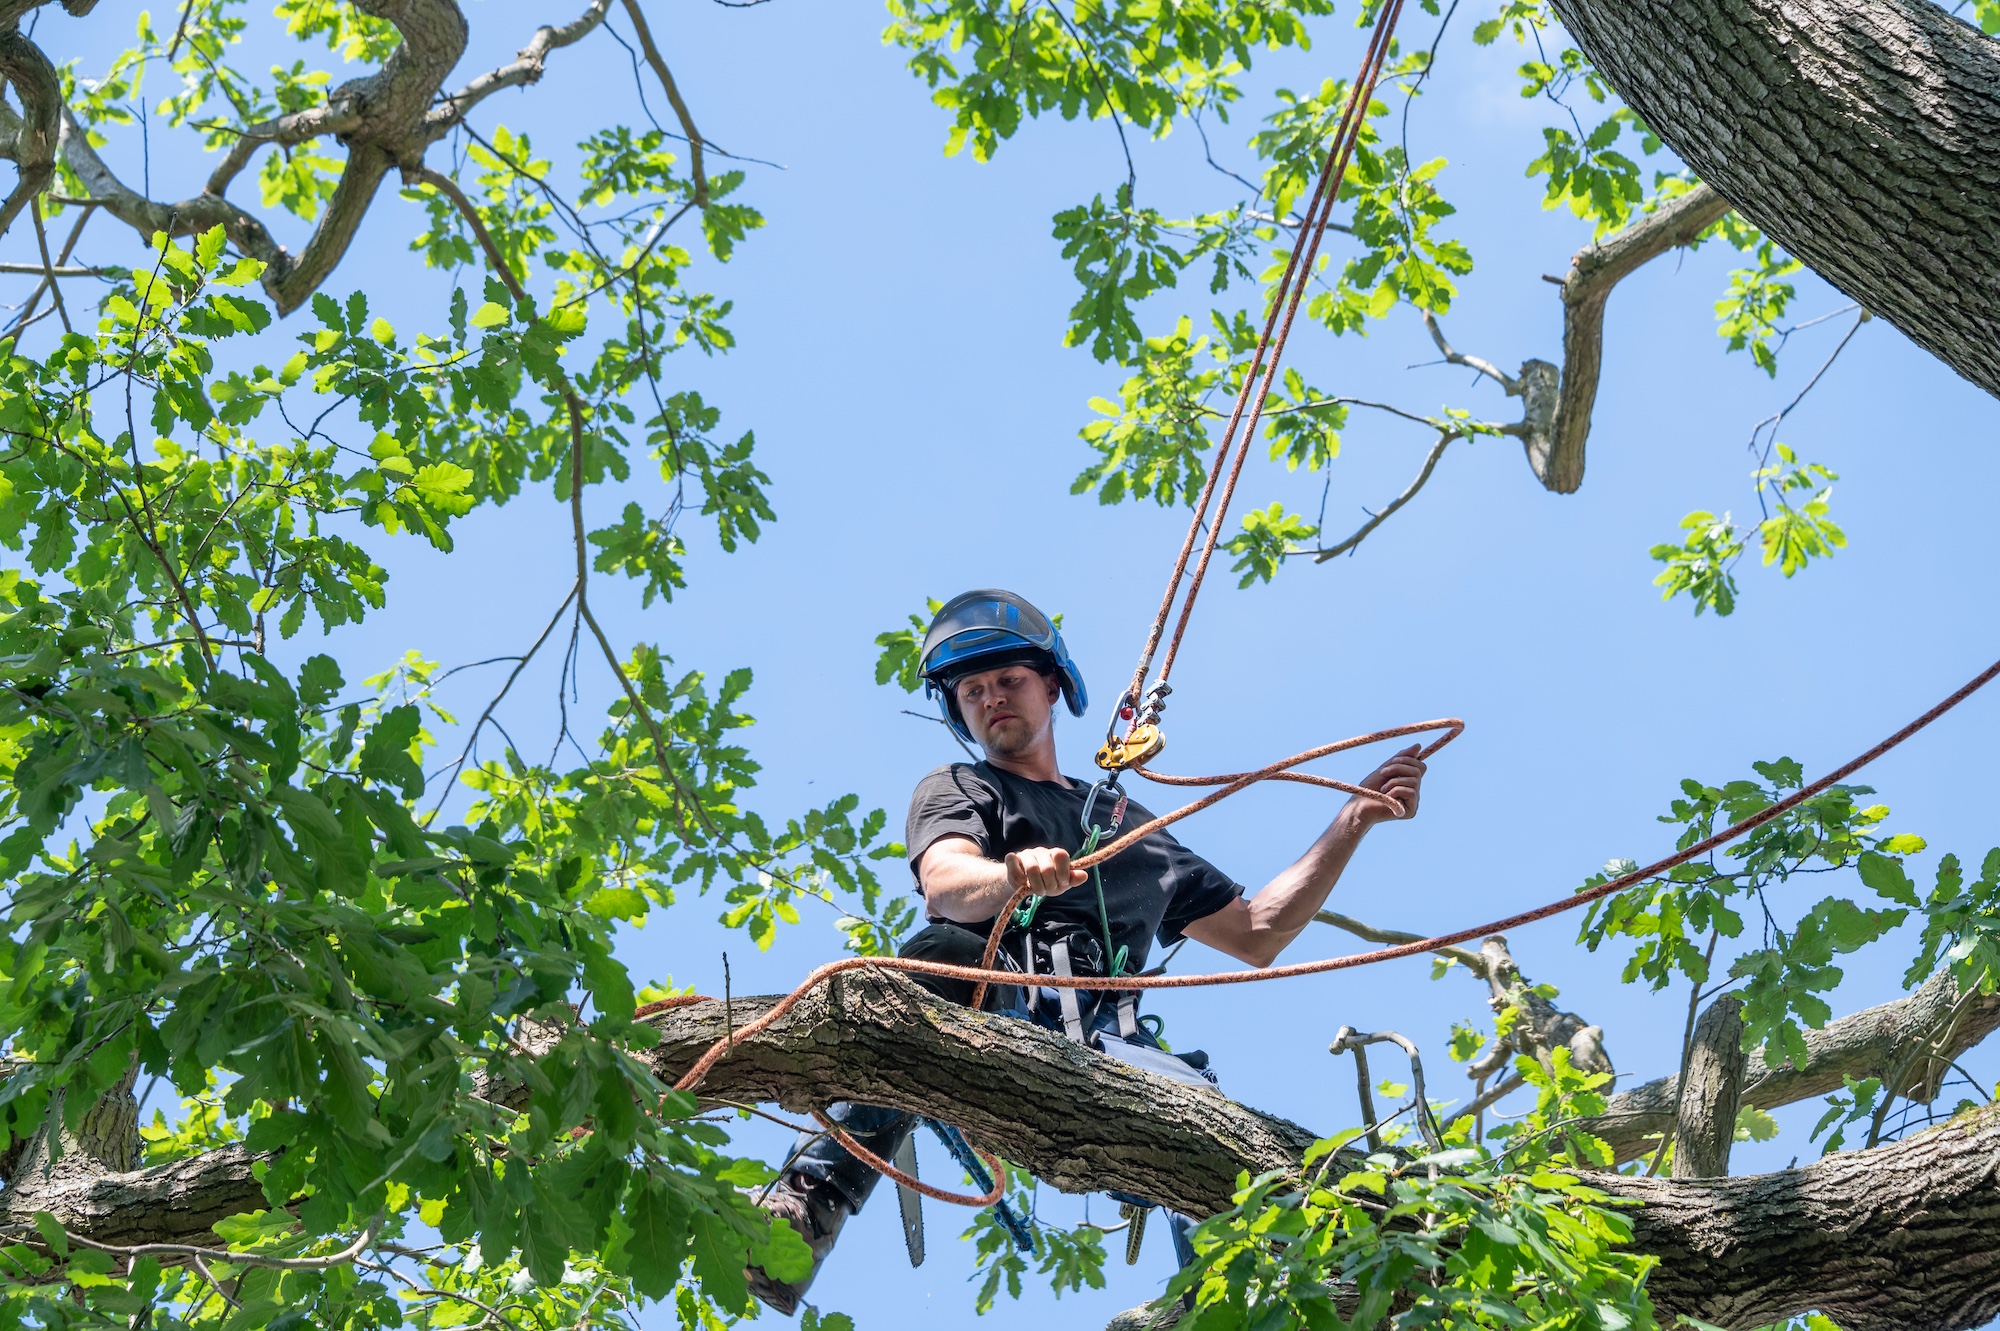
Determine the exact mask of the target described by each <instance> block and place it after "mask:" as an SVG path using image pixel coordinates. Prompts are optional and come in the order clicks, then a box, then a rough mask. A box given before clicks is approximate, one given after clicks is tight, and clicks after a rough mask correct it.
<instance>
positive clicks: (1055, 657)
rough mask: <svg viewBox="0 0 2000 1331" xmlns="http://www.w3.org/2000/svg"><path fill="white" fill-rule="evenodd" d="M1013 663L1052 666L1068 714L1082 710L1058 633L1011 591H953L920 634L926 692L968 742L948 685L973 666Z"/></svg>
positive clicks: (1077, 682) (1081, 693)
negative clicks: (925, 631)
mask: <svg viewBox="0 0 2000 1331" xmlns="http://www.w3.org/2000/svg"><path fill="white" fill-rule="evenodd" d="M1015 663H1027V664H1031V665H1034V666H1036V667H1037V668H1039V669H1043V670H1053V671H1055V673H1056V674H1057V675H1058V676H1059V677H1060V678H1061V681H1062V693H1063V700H1064V701H1065V702H1066V703H1068V704H1069V711H1070V715H1071V716H1082V715H1083V713H1084V710H1085V709H1086V708H1087V707H1088V706H1089V705H1090V698H1089V694H1088V693H1087V692H1086V691H1085V689H1084V685H1083V676H1082V675H1081V674H1080V673H1079V672H1078V671H1077V668H1076V663H1075V662H1074V661H1072V660H1070V655H1069V649H1068V648H1067V647H1065V646H1064V645H1063V640H1062V634H1061V633H1060V632H1058V631H1057V629H1056V626H1055V625H1054V624H1053V623H1051V622H1050V621H1049V618H1048V616H1047V615H1044V614H1043V613H1042V612H1041V611H1039V610H1037V609H1035V607H1034V606H1033V605H1031V604H1029V602H1028V601H1027V600H1026V599H1024V598H1022V597H1019V596H1016V595H1015V594H1014V593H1012V592H1008V591H1001V590H998V589H997V588H982V589H980V590H978V591H970V592H965V593H962V594H961V595H958V596H954V597H952V598H951V600H949V601H947V602H946V603H945V604H944V607H943V608H942V609H940V610H939V611H938V612H937V615H936V617H935V618H933V619H932V620H931V626H930V630H929V632H927V633H925V634H924V650H923V657H922V662H921V670H922V673H923V677H924V685H925V692H926V693H928V694H929V695H930V696H932V697H934V698H936V699H937V700H938V709H939V710H940V711H941V712H943V713H944V719H945V722H946V723H947V724H948V725H950V726H951V728H952V730H953V731H955V732H956V733H957V734H958V737H959V738H960V739H962V740H965V741H966V742H967V743H970V742H971V740H972V735H971V733H970V732H969V731H968V730H967V729H966V728H965V721H964V718H962V717H961V716H960V715H959V712H958V700H957V699H956V698H955V697H954V696H953V693H952V685H953V684H955V683H956V682H957V681H958V680H959V679H960V678H961V677H962V676H964V675H966V674H968V673H970V672H972V671H975V670H992V669H995V668H997V667H999V666H1002V665H1012V664H1015Z"/></svg>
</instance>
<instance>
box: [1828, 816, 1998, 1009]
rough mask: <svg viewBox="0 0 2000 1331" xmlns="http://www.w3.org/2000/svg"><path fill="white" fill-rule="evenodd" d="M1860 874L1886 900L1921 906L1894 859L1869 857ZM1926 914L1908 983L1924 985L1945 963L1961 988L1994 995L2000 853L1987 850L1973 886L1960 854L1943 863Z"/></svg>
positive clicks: (1905, 978)
mask: <svg viewBox="0 0 2000 1331" xmlns="http://www.w3.org/2000/svg"><path fill="white" fill-rule="evenodd" d="M1861 874H1862V877H1863V879H1864V880H1868V881H1870V885H1871V886H1873V887H1874V888H1875V890H1876V891H1877V892H1879V893H1881V894H1882V895H1883V896H1885V897H1889V898H1891V899H1892V900H1896V901H1904V902H1907V903H1908V904H1910V905H1915V904H1916V899H1917V893H1916V888H1915V886H1914V885H1913V884H1911V883H1910V882H1909V879H1908V877H1907V876H1906V875H1905V874H1904V873H1903V868H1902V866H1901V865H1900V864H1898V863H1896V862H1895V861H1893V860H1888V859H1874V860H1868V859H1864V860H1863V861H1862V864H1861ZM1923 912H1924V932H1923V937H1922V940H1921V942H1920V943H1919V945H1918V949H1917V956H1916V959H1915V960H1914V961H1912V962H1911V963H1910V969H1909V971H1908V972H1907V973H1906V974H1905V975H1904V976H1903V983H1904V985H1905V986H1909V985H1914V984H1918V983H1921V982H1922V981H1923V979H1924V978H1925V977H1926V976H1928V975H1929V974H1930V973H1931V972H1932V971H1934V970H1936V969H1937V968H1938V966H1939V965H1940V964H1942V965H1948V966H1950V967H1951V970H1952V974H1953V975H1954V976H1956V977H1957V979H1958V983H1959V987H1960V988H1961V989H1964V990H1966V991H1967V992H1971V991H1973V990H1977V991H1979V992H1980V993H1982V994H1990V993H1992V992H1993V990H1994V987H1995V985H1996V983H2000V849H1995V850H1989V851H1987V852H1986V858H1985V860H1984V861H1982V862H1981V864H1980V866H1979V876H1978V877H1977V878H1975V879H1974V880H1973V881H1971V882H1970V883H1968V882H1966V881H1965V871H1964V869H1963V868H1962V867H1961V866H1960V864H1959V862H1958V857H1957V856H1956V855H1946V856H1944V857H1943V858H1942V859H1940V860H1939V861H1938V867H1937V882H1936V884H1935V886H1933V887H1932V888H1931V890H1930V891H1929V893H1927V894H1926V895H1925V897H1924V900H1923Z"/></svg>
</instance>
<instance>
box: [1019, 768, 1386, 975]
mask: <svg viewBox="0 0 2000 1331" xmlns="http://www.w3.org/2000/svg"><path fill="white" fill-rule="evenodd" d="M1418 751H1419V746H1417V745H1415V744H1412V745H1411V746H1410V747H1409V748H1407V749H1405V750H1403V751H1402V752H1401V753H1398V754H1397V755H1396V756H1395V757H1393V758H1391V759H1389V761H1388V762H1386V763H1383V764H1382V765H1381V766H1380V767H1378V768H1376V769H1375V770H1374V771H1373V772H1372V773H1370V774H1369V776H1368V779H1367V780H1365V781H1363V782H1362V783H1361V784H1362V786H1363V787H1365V788H1366V789H1369V790H1379V791H1381V792H1382V793H1383V794H1385V795H1389V796H1391V797H1393V798H1394V799H1396V800H1397V801H1398V802H1399V803H1401V804H1402V806H1403V817H1405V818H1408V817H1411V816H1412V815H1414V814H1415V813H1416V811H1417V800H1418V797H1419V796H1420V794H1421V793H1422V786H1423V779H1424V764H1423V760H1422V759H1420V758H1418V757H1417V753H1418ZM1394 816H1395V815H1394V814H1393V813H1391V812H1390V810H1389V806H1388V805H1386V804H1384V803H1382V802H1381V801H1380V800H1371V799H1368V798H1367V797H1365V796H1361V795H1356V796H1354V797H1352V798H1351V799H1349V800H1348V801H1347V803H1346V804H1345V805H1343V806H1342V807H1341V810H1340V812H1339V813H1338V814H1335V815H1334V819H1333V822H1332V823H1331V824H1329V825H1328V827H1327V829H1326V831H1324V832H1322V833H1320V835H1319V839H1318V840H1317V841H1315V842H1313V844H1312V848H1311V849H1310V850H1308V851H1306V853H1305V854H1304V855H1302V856H1300V857H1299V859H1298V861H1297V862H1296V863H1294V864H1293V865H1292V866H1291V867H1290V868H1288V869H1286V870H1285V871H1284V872H1283V873H1281V874H1279V875H1278V876H1277V877H1276V878H1273V879H1272V880H1271V881H1270V882H1268V883H1266V884H1265V885H1264V890H1263V891H1261V892H1259V893H1257V895H1256V896H1254V897H1247V898H1246V897H1238V898H1237V899H1236V900H1234V901H1232V902H1230V903H1229V904H1228V905H1227V906H1224V907H1223V908H1222V909H1221V910H1219V911H1216V912H1215V913H1214V914H1213V915H1205V916H1203V917H1202V918H1201V919H1199V920H1196V921H1194V923H1192V924H1190V925H1188V926H1187V928H1186V930H1185V932H1186V934H1187V936H1188V937H1189V938H1192V939H1194V940H1195V941H1196V942H1199V943H1206V944H1208V946H1210V947H1212V948H1214V949H1215V950H1216V951H1218V952H1226V953H1228V954H1229V955H1230V956H1232V957H1235V958H1236V959H1237V960H1238V961H1244V962H1248V963H1249V964H1250V965H1252V966H1268V965H1270V964H1271V963H1272V962H1273V961H1276V960H1277V959H1278V954H1279V953H1280V952H1283V951H1284V950H1285V947H1286V946H1287V945H1288V944H1289V943H1290V942H1291V941H1292V940H1293V939H1294V938H1297V937H1298V936H1299V935H1300V934H1301V933H1303V932H1305V928H1306V926H1307V925H1308V924H1311V923H1312V918H1313V915H1314V913H1315V912H1317V911H1318V910H1319V908H1320V907H1321V906H1324V905H1325V904H1326V899H1327V896H1328V895H1329V894H1330V893H1331V892H1332V891H1333V885H1334V884H1335V883H1337V882H1339V881H1340V875H1341V873H1342V871H1343V870H1345V869H1346V868H1347V862H1348V860H1350V859H1352V858H1353V857H1354V849H1355V847H1357V846H1359V845H1360V844H1361V838H1362V837H1364V836H1366V835H1367V833H1368V829H1369V828H1370V827H1373V826H1374V825H1375V824H1376V823H1379V822H1383V821H1385V820H1387V819H1390V818H1393V817H1394ZM989 918H990V917H989Z"/></svg>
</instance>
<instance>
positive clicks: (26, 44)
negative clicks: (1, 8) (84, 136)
mask: <svg viewBox="0 0 2000 1331" xmlns="http://www.w3.org/2000/svg"><path fill="white" fill-rule="evenodd" d="M12 23H13V20H12V19H9V20H8V26H7V28H6V30H5V31H0V79H5V80H6V83H7V86H8V87H11V88H12V89H13V90H14V91H15V92H16V93H17V94H19V96H20V98H21V110H22V113H21V115H20V116H18V117H15V123H14V124H13V125H12V126H11V127H10V128H11V129H12V133H11V135H10V136H9V137H10V138H11V139H12V145H13V153H12V154H11V156H12V157H13V159H14V164H15V166H16V167H18V168H19V170H20V176H19V178H18V179H17V180H16V181H15V182H14V188H13V190H12V192H10V193H9V194H8V195H7V199H6V202H4V203H0V234H4V233H5V232H6V230H7V229H8V228H9V227H11V226H13V225H14V219H15V218H17V217H19V216H20V215H21V210H22V209H23V208H26V207H27V206H28V200H30V199H32V198H34V197H35V196H36V195H38V194H40V193H41V192H42V191H43V190H44V189H47V188H48V184H49V181H51V180H53V179H54V178H55V174H56V139H57V135H58V134H59V133H60V129H59V126H60V123H61V122H60V120H59V116H60V114H61V112H62V84H61V83H60V82H59V81H58V80H57V78H56V71H55V66H53V65H51V64H50V63H49V59H48V57H47V56H45V55H43V54H42V53H41V50H40V49H39V48H38V47H37V46H36V45H35V44H34V43H33V42H31V41H29V40H28V39H27V38H26V37H23V36H22V35H21V34H20V32H19V31H18V30H17V29H15V28H14V27H13V26H12Z"/></svg>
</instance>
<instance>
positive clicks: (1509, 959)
mask: <svg viewBox="0 0 2000 1331" xmlns="http://www.w3.org/2000/svg"><path fill="white" fill-rule="evenodd" d="M1479 953H1480V956H1482V957H1483V958H1484V959H1485V961H1486V984H1487V987H1488V989H1490V990H1491V991H1492V999H1491V1002H1492V1004H1493V1008H1494V1011H1496V1012H1499V1011H1503V1010H1505V1009H1506V1008H1509V1007H1512V1008H1515V1009H1518V1010H1519V1012H1520V1016H1519V1017H1518V1018H1517V1019H1516V1020H1515V1023H1514V1029H1513V1031H1512V1033H1511V1035H1510V1037H1509V1038H1510V1039H1511V1041H1512V1042H1513V1047H1514V1049H1515V1050H1516V1051H1517V1052H1520V1053H1523V1054H1527V1055H1529V1056H1531V1057H1533V1058H1534V1059H1535V1060H1536V1061H1537V1062H1539V1063H1541V1064H1543V1065H1544V1066H1546V1065H1547V1064H1548V1062H1549V1060H1550V1058H1551V1057H1552V1056H1553V1055H1554V1053H1555V1051H1556V1050H1558V1049H1567V1050H1569V1055H1570V1066H1571V1067H1573V1068H1576V1069H1577V1070H1579V1071H1582V1072H1607V1073H1608V1072H1611V1071H1613V1070H1614V1069H1613V1068H1612V1066H1611V1055H1610V1054H1608V1053H1606V1052H1605V1049H1604V1030H1603V1028H1602V1027H1599V1026H1593V1025H1591V1024H1590V1023H1589V1022H1586V1021H1585V1020H1584V1019H1583V1018H1582V1017H1579V1016H1577V1015H1576V1014H1575V1013H1574V1012H1564V1011H1563V1010H1562V1009H1560V1008H1558V1007H1557V1006H1556V1005H1555V1004H1554V1003H1552V1002H1550V1001H1549V1000H1548V999H1547V998H1545V997H1543V996H1542V994H1540V993H1539V992H1537V991H1536V989H1535V987H1534V986H1533V985H1531V984H1529V983H1528V982H1527V981H1526V980H1524V979H1523V978H1522V977H1521V968H1520V967H1519V966H1518V965H1516V964H1515V962H1514V958H1513V956H1512V955H1511V954H1510V953H1509V952H1508V951H1507V940H1506V938H1504V937H1503V936H1501V935H1499V934H1495V935H1493V936H1492V937H1491V938H1485V939H1481V940H1480V943H1479ZM1474 1075H1475V1076H1476V1075H1478V1074H1477V1073H1475V1074H1474Z"/></svg>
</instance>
